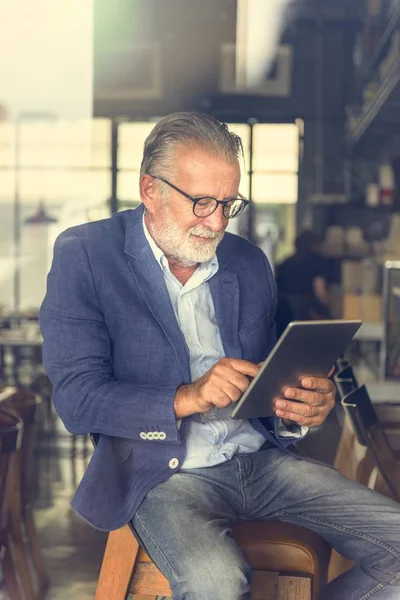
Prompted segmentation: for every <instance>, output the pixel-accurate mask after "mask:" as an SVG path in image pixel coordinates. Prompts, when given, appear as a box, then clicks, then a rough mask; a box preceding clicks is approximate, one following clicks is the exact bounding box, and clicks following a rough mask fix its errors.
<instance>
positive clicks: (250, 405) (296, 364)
mask: <svg viewBox="0 0 400 600" xmlns="http://www.w3.org/2000/svg"><path fill="white" fill-rule="evenodd" d="M360 325H361V321H344V320H336V321H294V322H293V323H289V325H288V326H287V328H286V329H285V331H284V333H283V334H282V336H281V337H280V339H279V340H278V342H277V343H276V345H275V346H274V348H273V349H272V351H271V353H270V354H269V356H268V358H267V359H266V361H265V362H264V364H263V365H262V367H261V370H260V372H259V373H258V375H257V377H255V378H254V379H253V381H252V382H251V384H250V385H249V387H248V388H247V390H246V391H245V393H244V394H243V396H242V397H241V398H240V400H239V401H238V402H237V404H236V405H235V407H234V408H233V411H232V414H231V417H232V418H233V419H252V418H256V417H270V416H273V415H274V414H275V411H274V409H273V404H272V402H273V400H274V399H275V398H284V391H285V389H286V388H288V387H298V388H301V387H302V386H301V383H300V382H301V380H302V379H303V378H304V377H306V376H310V377H326V376H327V375H328V373H329V371H330V370H331V369H332V367H333V366H334V364H335V362H336V360H337V359H338V358H339V356H340V354H342V352H343V351H344V350H345V349H346V346H347V345H348V343H349V342H350V341H351V339H352V338H353V336H354V334H355V333H356V332H357V330H358V329H359V327H360Z"/></svg>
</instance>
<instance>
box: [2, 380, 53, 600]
mask: <svg viewBox="0 0 400 600" xmlns="http://www.w3.org/2000/svg"><path fill="white" fill-rule="evenodd" d="M41 403H42V400H41V399H40V398H39V396H36V395H34V394H33V393H31V392H30V391H28V390H27V389H24V388H18V389H17V390H16V391H15V392H14V393H13V394H11V395H10V396H9V397H8V398H7V399H6V400H5V401H3V403H2V405H3V406H5V407H7V408H8V409H9V410H11V411H13V412H14V413H15V414H17V415H18V416H19V417H20V418H21V420H22V421H23V424H24V428H23V435H22V441H21V448H20V450H19V451H18V452H17V454H16V457H15V468H14V485H13V491H12V509H11V512H10V520H11V534H12V538H13V542H14V546H15V548H16V549H17V551H18V552H19V556H20V565H21V574H22V576H23V579H24V589H25V596H26V600H37V598H42V597H44V595H45V593H46V591H47V589H48V587H49V583H50V581H49V578H48V576H47V573H46V569H45V566H44V561H43V558H42V553H41V551H40V546H39V542H38V535H37V531H36V526H35V521H34V517H33V513H32V483H33V476H34V449H35V442H36V424H37V418H38V415H39V411H40V407H41ZM25 538H26V543H25ZM28 550H29V553H28ZM30 560H32V564H33V567H34V569H35V573H36V576H37V581H38V589H37V591H35V587H34V584H33V581H32V577H31V573H30V568H29V565H30Z"/></svg>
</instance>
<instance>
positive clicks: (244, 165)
mask: <svg viewBox="0 0 400 600" xmlns="http://www.w3.org/2000/svg"><path fill="white" fill-rule="evenodd" d="M227 125H228V127H229V129H230V130H231V131H233V133H236V135H238V136H240V138H241V140H242V145H243V156H244V161H243V160H241V161H240V168H241V171H242V177H243V175H244V172H247V171H248V170H249V165H250V126H249V125H247V123H227ZM242 193H244V192H242Z"/></svg>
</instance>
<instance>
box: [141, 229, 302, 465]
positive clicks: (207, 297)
mask: <svg viewBox="0 0 400 600" xmlns="http://www.w3.org/2000/svg"><path fill="white" fill-rule="evenodd" d="M143 229H144V234H145V236H146V239H147V241H148V242H149V245H150V248H151V249H152V251H153V253H154V256H155V258H156V260H157V262H158V263H159V265H160V268H161V271H162V273H163V277H164V280H165V283H166V286H167V289H168V293H169V296H170V299H171V303H172V307H173V309H174V313H175V316H176V319H177V322H178V324H179V327H180V329H181V331H182V334H183V336H184V338H185V341H186V344H187V347H188V350H189V356H190V371H191V378H192V381H196V380H197V379H199V378H200V377H202V376H203V375H204V374H205V373H207V371H209V370H210V369H211V367H212V366H213V365H215V363H217V362H218V361H219V360H220V359H221V358H223V357H224V356H225V353H224V349H223V346H222V341H221V336H220V332H219V328H218V324H217V321H216V317H215V310H214V303H213V300H212V296H211V292H210V288H209V285H208V280H209V279H211V277H213V275H215V273H216V272H217V271H218V258H217V256H214V257H213V258H212V259H211V260H210V261H208V262H207V263H203V264H200V265H199V267H198V268H197V269H196V271H195V272H194V273H193V275H192V276H191V278H190V279H189V281H187V282H186V284H185V285H182V284H181V283H180V281H178V280H177V279H176V277H175V276H174V275H173V274H172V273H171V271H170V268H169V264H168V260H167V258H166V256H165V254H164V253H163V251H162V250H161V249H160V248H159V247H158V246H157V244H156V243H155V241H154V240H153V238H152V237H151V235H150V233H149V231H148V229H147V227H146V223H145V221H144V219H143ZM231 412H232V406H228V407H227V408H223V409H220V408H217V407H215V408H213V409H212V410H211V411H210V412H208V413H206V414H200V413H199V414H195V415H192V416H191V417H190V418H189V424H188V425H187V427H186V457H185V460H184V463H183V465H182V468H183V469H195V468H200V467H211V466H213V465H217V464H219V463H222V462H225V461H227V460H229V459H231V458H232V456H233V455H234V454H236V453H240V454H241V453H247V452H256V451H257V450H259V449H260V448H261V446H262V445H263V444H264V442H265V438H264V436H263V435H262V434H261V433H259V432H258V431H256V430H255V429H254V427H253V426H252V424H251V423H250V421H248V420H240V419H231V418H230V414H231ZM299 429H300V428H299ZM302 433H303V432H301V434H300V435H299V434H297V435H296V434H293V433H291V432H289V431H288V430H287V429H286V428H285V427H284V426H283V427H282V428H281V430H280V431H279V434H280V435H286V436H287V435H291V436H293V437H296V438H298V437H301V435H302Z"/></svg>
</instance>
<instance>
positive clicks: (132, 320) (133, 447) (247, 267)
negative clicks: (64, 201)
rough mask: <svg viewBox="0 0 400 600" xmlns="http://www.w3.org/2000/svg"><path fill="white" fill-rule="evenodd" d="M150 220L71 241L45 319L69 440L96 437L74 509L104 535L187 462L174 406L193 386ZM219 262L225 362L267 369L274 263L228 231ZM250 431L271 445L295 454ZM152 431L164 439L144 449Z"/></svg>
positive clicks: (135, 213) (91, 230) (69, 234)
mask: <svg viewBox="0 0 400 600" xmlns="http://www.w3.org/2000/svg"><path fill="white" fill-rule="evenodd" d="M142 217H143V207H139V208H138V209H136V210H127V211H124V212H120V213H117V214H116V215H114V216H113V217H112V218H110V219H106V220H103V221H97V222H93V223H88V224H85V225H80V226H78V227H73V228H71V229H68V230H67V231H65V232H64V233H62V234H61V235H60V236H59V237H58V239H57V241H56V244H55V248H54V258H53V264H52V267H51V270H50V273H49V276H48V281H47V292H46V296H45V299H44V301H43V305H42V308H41V311H40V325H41V330H42V333H43V338H44V347H43V355H44V365H45V368H46V371H47V373H48V375H49V377H50V379H51V381H52V383H53V386H54V405H55V407H56V410H57V412H58V414H59V415H60V417H61V419H62V421H63V422H64V424H65V426H66V428H67V429H68V430H69V431H71V432H73V433H75V434H87V433H96V434H99V442H98V445H97V447H96V449H95V452H94V455H93V457H92V460H91V461H90V464H89V466H88V468H87V471H86V473H85V476H84V477H83V479H82V481H81V483H80V485H79V487H78V490H77V492H76V494H75V496H74V498H73V501H72V506H73V508H74V509H75V510H76V511H77V512H78V513H79V514H80V515H81V516H82V517H83V518H84V519H85V520H86V521H88V522H89V523H90V524H92V525H93V526H94V527H96V528H98V529H102V530H106V531H110V530H112V529H117V528H119V527H121V526H122V525H124V524H125V523H127V522H128V521H129V520H130V519H131V518H132V517H133V515H134V513H135V511H136V510H137V508H138V506H139V505H140V503H141V502H142V500H143V498H144V497H145V495H146V494H147V492H148V491H149V490H150V489H151V488H152V487H154V486H156V485H157V484H159V483H161V482H162V481H164V480H166V479H167V478H168V477H170V476H171V475H172V474H173V473H174V472H175V471H177V470H179V465H181V464H182V462H183V460H184V457H185V443H184V430H185V427H184V423H183V425H182V427H181V429H180V430H178V429H177V426H176V420H175V414H174V409H173V399H174V395H175V392H176V389H177V387H178V386H179V385H180V384H182V383H190V367H189V354H188V349H187V346H186V343H185V340H184V338H183V336H182V333H181V331H180V329H179V326H178V324H177V321H176V318H175V315H174V311H173V308H172V305H171V302H170V298H169V295H168V291H167V288H166V286H165V283H164V278H163V275H162V272H161V269H160V266H159V264H158V263H157V261H156V259H155V258H154V255H153V253H152V251H151V249H150V247H149V245H148V243H147V241H146V239H145V236H144V232H143V226H142ZM217 255H218V260H219V271H218V273H217V274H216V275H215V276H214V277H213V278H212V279H211V280H210V282H209V284H210V289H211V294H212V298H213V301H214V305H215V312H216V318H217V322H218V325H219V329H220V333H221V338H222V342H223V346H224V350H225V354H226V356H229V357H236V358H244V359H247V360H250V361H252V362H254V363H258V362H260V361H261V360H264V359H265V358H266V356H267V355H268V353H269V352H270V350H271V348H272V346H273V345H274V343H275V327H274V313H275V305H276V292H275V283H274V278H273V274H272V271H271V268H270V265H269V263H268V261H267V259H266V257H265V255H264V254H263V252H262V251H261V250H260V249H258V248H257V247H256V246H254V245H252V244H250V243H249V242H248V241H246V240H244V239H243V238H240V237H237V236H234V235H232V234H229V233H226V234H225V237H224V239H223V241H222V242H221V244H220V245H219V247H218V251H217ZM252 422H253V425H254V427H255V429H257V430H258V431H260V432H262V433H264V434H265V436H266V438H267V439H269V440H270V441H271V442H273V443H274V444H276V445H278V446H282V447H285V446H286V445H288V442H287V441H285V440H282V439H277V438H276V437H275V436H274V435H273V434H272V433H270V431H269V430H268V429H267V428H266V427H265V426H264V423H263V422H261V421H260V420H258V419H256V420H253V421H252ZM269 424H270V425H271V423H269ZM266 425H268V423H266ZM271 429H272V430H273V424H272V427H271ZM150 431H162V432H165V434H166V435H165V439H156V440H148V439H143V438H146V436H145V435H144V433H146V432H150ZM141 434H142V436H141ZM156 437H159V436H156ZM161 437H162V438H164V436H161ZM172 459H177V460H175V461H172ZM174 465H175V466H174Z"/></svg>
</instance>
